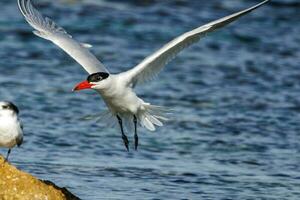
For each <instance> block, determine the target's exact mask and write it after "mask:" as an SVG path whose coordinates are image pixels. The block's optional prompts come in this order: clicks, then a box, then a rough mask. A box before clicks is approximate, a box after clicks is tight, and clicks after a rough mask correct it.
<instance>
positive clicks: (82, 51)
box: [18, 0, 108, 74]
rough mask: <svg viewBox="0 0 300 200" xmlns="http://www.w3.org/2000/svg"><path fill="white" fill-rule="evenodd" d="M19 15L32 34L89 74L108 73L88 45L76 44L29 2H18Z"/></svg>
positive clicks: (20, 0)
mask: <svg viewBox="0 0 300 200" xmlns="http://www.w3.org/2000/svg"><path fill="white" fill-rule="evenodd" d="M18 5H19V9H20V11H21V13H22V14H23V15H24V17H25V19H26V21H27V22H28V23H29V24H30V25H31V26H32V27H33V28H34V29H35V31H34V33H35V34H36V35H37V36H39V37H42V38H44V39H47V40H50V41H52V42H53V43H54V44H56V45H57V46H59V47H60V48H62V49H63V50H64V51H65V52H66V53H67V54H69V55H70V56H71V57H72V58H73V59H75V60H76V61H77V62H78V63H79V64H80V65H81V66H82V67H83V68H84V69H85V70H86V71H87V72H88V73H89V74H92V73H96V72H108V70H107V69H106V68H105V67H104V65H103V64H102V63H101V62H100V61H99V60H98V59H97V58H96V57H95V56H94V55H93V54H92V53H91V52H90V51H89V50H88V45H86V44H81V43H78V42H77V41H76V40H74V39H73V38H72V36H71V35H69V34H68V33H67V32H66V31H65V30H64V29H63V28H62V27H59V26H58V25H56V23H55V22H54V21H52V20H51V19H49V18H47V17H43V16H42V14H41V13H40V12H39V11H38V10H36V9H35V8H34V7H33V6H32V4H31V0H18Z"/></svg>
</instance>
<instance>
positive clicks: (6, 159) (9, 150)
mask: <svg viewBox="0 0 300 200" xmlns="http://www.w3.org/2000/svg"><path fill="white" fill-rule="evenodd" d="M10 152H11V149H8V152H7V155H6V158H5V160H4V162H7V161H8V157H9V154H10Z"/></svg>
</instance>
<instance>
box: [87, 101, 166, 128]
mask: <svg viewBox="0 0 300 200" xmlns="http://www.w3.org/2000/svg"><path fill="white" fill-rule="evenodd" d="M170 113H171V109H169V108H166V107H162V106H154V105H150V104H148V103H144V104H143V109H140V110H139V111H138V113H137V119H138V123H139V125H140V126H142V127H145V128H146V129H148V130H150V131H155V129H156V128H155V126H163V122H165V121H168V120H169V119H168V117H167V115H168V114H170ZM120 117H121V118H122V121H123V125H124V128H125V129H126V130H127V131H129V132H131V131H133V128H134V123H133V115H132V114H129V113H128V114H124V113H123V114H120ZM95 118H96V120H97V121H98V122H100V121H101V122H102V123H104V124H105V125H106V126H108V127H119V126H118V120H117V118H116V116H115V115H113V114H112V113H111V112H110V111H109V110H107V111H104V112H102V113H100V114H97V115H95V116H89V117H86V119H95Z"/></svg>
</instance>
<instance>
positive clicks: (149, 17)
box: [0, 0, 300, 200]
mask: <svg viewBox="0 0 300 200" xmlns="http://www.w3.org/2000/svg"><path fill="white" fill-rule="evenodd" d="M258 2H259V1H258V0H222V1H221V0H211V1H204V0H163V1H160V0H126V1H125V0H56V1H50V0H35V1H34V3H35V5H36V6H37V7H38V9H39V10H40V11H41V12H42V13H43V14H45V15H47V16H49V17H51V18H52V19H53V20H55V21H56V22H57V23H58V24H59V25H61V26H63V27H64V28H65V29H66V30H67V31H68V32H69V33H70V34H71V35H73V37H74V38H76V39H77V40H79V41H81V42H85V43H90V44H93V48H92V52H93V53H95V55H96V56H97V57H98V58H99V59H100V60H101V61H102V62H103V63H104V64H105V65H106V66H107V67H108V69H109V70H110V71H111V72H112V73H118V72H122V71H124V70H127V69H130V68H131V67H133V66H135V65H136V64H138V63H139V62H140V61H141V60H143V58H144V57H146V56H148V55H150V54H151V53H152V52H154V51H155V50H157V49H158V48H160V47H161V46H162V45H164V44H165V43H167V42H168V41H170V40H171V39H173V38H174V37H176V36H178V35H180V34H182V33H184V32H186V31H189V30H191V29H193V28H196V27H198V26H200V25H203V24H205V23H207V22H209V21H211V20H215V19H217V18H220V17H223V16H226V15H229V14H231V13H234V12H237V11H240V10H242V9H245V8H247V7H250V6H253V5H254V4H256V3H258ZM0 7H1V13H0V36H1V37H0V84H1V87H0V97H1V98H0V99H1V100H9V101H12V102H14V103H15V104H17V105H18V106H19V108H20V110H21V113H20V117H21V119H22V121H23V123H24V134H25V136H24V144H23V146H22V147H21V148H15V149H13V151H12V154H11V157H10V161H11V162H12V163H13V164H14V165H16V166H17V167H18V168H20V169H22V170H24V171H27V172H29V173H31V174H33V175H35V176H37V177H39V178H41V179H47V180H51V181H53V182H55V183H56V184H57V185H59V186H61V187H62V186H66V187H67V188H68V189H69V190H70V191H71V192H72V193H74V194H75V195H77V196H78V197H80V198H82V199H87V200H99V199H100V200H102V199H113V200H123V199H130V200H141V199H143V200H144V199H146V200H148V199H149V200H165V199H172V200H185V199H188V200H198V199H205V200H206V199H207V200H209V199H212V200H215V199H222V200H225V199H226V200H230V199H234V200H235V199H237V200H251V199H261V200H273V199H274V200H275V199H276V200H277V199H278V200H294V199H295V200H297V199H299V198H300V130H299V129H300V122H299V119H300V95H299V94H300V26H299V25H300V24H299V21H300V2H299V0H272V2H269V3H268V4H267V5H265V6H263V7H261V8H259V9H258V10H256V11H254V12H252V13H250V14H248V15H247V16H244V17H242V18H241V19H240V20H238V21H236V22H235V23H233V24H231V25H229V26H227V27H225V28H223V29H222V30H219V31H217V32H215V33H212V34H210V35H208V36H207V37H206V38H203V39H202V40H201V41H200V42H199V43H197V44H195V45H193V46H192V47H191V48H189V49H186V50H185V51H183V52H182V53H181V54H180V55H179V56H178V57H177V58H176V59H175V60H174V61H173V62H171V63H170V64H169V65H168V66H167V67H166V68H165V69H164V70H163V72H162V73H161V74H160V75H159V77H158V78H157V79H155V80H153V81H151V82H149V83H147V84H145V85H141V86H139V87H138V88H137V93H138V95H139V96H140V97H142V98H143V99H144V100H145V101H147V102H150V103H152V104H155V105H160V106H167V107H170V108H172V109H173V110H174V113H173V115H172V118H171V120H170V121H169V122H167V123H166V124H165V126H163V127H161V128H159V129H158V130H157V131H156V132H153V133H152V132H148V131H146V130H145V129H142V128H139V130H138V131H139V136H140V146H139V150H138V152H135V151H134V150H133V133H128V132H127V133H126V134H127V136H128V137H129V140H130V142H131V143H130V149H131V151H130V152H129V153H128V152H126V150H125V147H124V145H123V143H122V139H121V134H120V131H119V129H114V128H107V127H106V125H105V124H104V123H102V122H101V121H100V122H97V121H96V120H93V119H92V120H88V116H94V115H96V114H98V113H101V112H102V111H105V110H106V109H107V108H106V106H105V105H104V103H103V102H102V101H101V98H100V96H99V95H98V94H97V93H96V92H94V91H82V92H76V93H73V92H72V89H73V87H74V86H75V85H76V84H77V83H78V82H80V81H82V80H84V79H86V76H87V73H86V72H85V71H84V70H83V68H81V66H80V65H79V64H77V63H76V62H75V61H73V60H72V59H71V58H70V57H69V56H67V55H66V54H65V53H64V52H63V51H62V50H60V49H59V48H58V47H56V46H55V45H53V44H52V43H50V42H49V41H46V40H44V39H41V38H38V37H36V36H35V35H33V34H32V32H31V31H32V28H31V27H30V26H29V25H28V24H27V23H26V22H25V20H24V18H23V17H22V16H21V14H20V12H19V11H18V8H17V2H16V1H14V0H1V2H0ZM6 151H7V150H6V149H0V153H1V154H6Z"/></svg>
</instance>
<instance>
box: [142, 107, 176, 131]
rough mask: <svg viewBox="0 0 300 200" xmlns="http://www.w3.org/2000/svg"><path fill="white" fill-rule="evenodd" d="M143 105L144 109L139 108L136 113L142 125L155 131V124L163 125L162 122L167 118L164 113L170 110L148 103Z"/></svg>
mask: <svg viewBox="0 0 300 200" xmlns="http://www.w3.org/2000/svg"><path fill="white" fill-rule="evenodd" d="M143 106H144V108H145V109H143V110H140V111H139V112H138V115H137V118H138V121H139V123H140V125H141V126H142V127H145V128H147V129H148V130H150V131H155V126H163V122H165V121H167V120H168V118H167V117H166V115H167V114H169V113H170V112H171V110H170V109H168V108H166V107H162V106H154V105H150V104H144V105H143Z"/></svg>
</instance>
